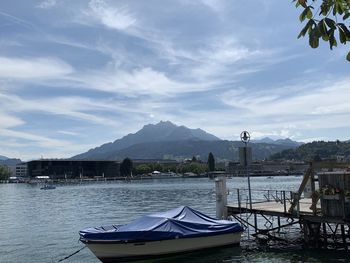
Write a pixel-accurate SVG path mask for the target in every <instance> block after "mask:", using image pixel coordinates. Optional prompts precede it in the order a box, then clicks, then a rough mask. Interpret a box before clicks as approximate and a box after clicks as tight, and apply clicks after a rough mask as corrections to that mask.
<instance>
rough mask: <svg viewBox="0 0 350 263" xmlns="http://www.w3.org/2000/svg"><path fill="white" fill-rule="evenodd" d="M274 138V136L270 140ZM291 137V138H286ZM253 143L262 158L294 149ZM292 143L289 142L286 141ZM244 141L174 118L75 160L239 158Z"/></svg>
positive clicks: (150, 125) (255, 151)
mask: <svg viewBox="0 0 350 263" xmlns="http://www.w3.org/2000/svg"><path fill="white" fill-rule="evenodd" d="M270 140H271V139H270ZM286 140H287V139H286ZM271 141H272V142H273V143H271V142H270V143H268V142H266V140H265V142H263V143H250V144H249V146H250V147H252V150H253V159H255V160H262V159H266V158H268V157H269V156H270V155H271V154H274V153H277V152H280V151H283V150H286V149H289V148H294V147H295V146H293V144H292V143H290V142H289V141H285V140H284V141H283V140H282V141H280V142H276V141H273V140H271ZM285 142H288V143H287V145H285V144H284V143H285ZM241 146H243V144H242V142H240V141H227V140H221V139H219V138H218V137H216V136H214V135H212V134H209V133H207V132H205V131H203V130H201V129H189V128H187V127H185V126H177V125H175V124H173V123H171V122H170V121H166V122H163V121H161V122H159V123H157V124H148V125H145V126H144V127H143V128H142V129H141V130H139V131H137V132H136V133H133V134H128V135H126V136H124V137H123V138H121V139H118V140H116V141H114V142H110V143H106V144H103V145H101V146H99V147H96V148H94V149H90V150H89V151H87V152H85V153H82V154H79V155H76V156H74V157H72V159H93V160H122V159H124V158H125V157H129V158H131V159H176V160H183V159H186V158H192V156H196V157H197V158H199V159H201V160H203V161H206V159H207V158H208V154H209V152H212V153H213V154H214V156H215V158H216V159H218V160H238V155H239V147H241Z"/></svg>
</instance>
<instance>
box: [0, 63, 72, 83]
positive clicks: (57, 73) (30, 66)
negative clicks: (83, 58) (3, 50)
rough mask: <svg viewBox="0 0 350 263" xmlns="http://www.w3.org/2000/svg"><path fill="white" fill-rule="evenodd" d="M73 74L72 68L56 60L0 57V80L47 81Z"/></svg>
mask: <svg viewBox="0 0 350 263" xmlns="http://www.w3.org/2000/svg"><path fill="white" fill-rule="evenodd" d="M72 72H73V68H72V67H71V66H70V65H68V64H67V63H65V62H63V61H62V60H59V59H56V58H45V57H43V58H25V59H24V58H13V57H0V78H3V79H19V80H20V79H22V80H26V79H47V78H58V77H62V76H65V75H68V74H70V73H72Z"/></svg>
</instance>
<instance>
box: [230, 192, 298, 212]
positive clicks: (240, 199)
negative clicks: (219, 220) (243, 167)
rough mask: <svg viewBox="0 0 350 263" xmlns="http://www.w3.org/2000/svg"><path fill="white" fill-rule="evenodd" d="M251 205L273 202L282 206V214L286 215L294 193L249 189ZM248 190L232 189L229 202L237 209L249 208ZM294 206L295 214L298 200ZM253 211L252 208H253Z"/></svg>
mask: <svg viewBox="0 0 350 263" xmlns="http://www.w3.org/2000/svg"><path fill="white" fill-rule="evenodd" d="M250 191H251V195H252V205H254V204H259V203H267V202H275V203H280V204H281V205H283V212H284V213H288V209H289V207H290V205H291V203H292V200H293V199H294V198H295V193H294V192H292V191H286V190H275V189H269V190H260V189H251V190H250ZM248 194H249V192H248V189H238V188H235V189H232V190H231V192H230V197H229V202H230V203H233V204H236V205H237V206H238V207H239V208H247V207H249V198H248ZM297 201H298V204H297V206H296V208H297V213H298V212H299V211H298V210H299V200H297ZM253 209H254V206H253Z"/></svg>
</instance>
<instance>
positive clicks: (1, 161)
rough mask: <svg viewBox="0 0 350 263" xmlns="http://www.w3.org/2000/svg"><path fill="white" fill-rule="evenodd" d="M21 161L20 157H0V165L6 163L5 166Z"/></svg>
mask: <svg viewBox="0 0 350 263" xmlns="http://www.w3.org/2000/svg"><path fill="white" fill-rule="evenodd" d="M21 162H22V161H21V160H20V159H16V158H7V159H0V165H6V166H15V165H16V164H18V163H21Z"/></svg>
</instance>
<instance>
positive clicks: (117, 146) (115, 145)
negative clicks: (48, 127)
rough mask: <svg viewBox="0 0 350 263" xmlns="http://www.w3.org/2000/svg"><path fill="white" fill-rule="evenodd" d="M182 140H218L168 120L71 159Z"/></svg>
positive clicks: (105, 154)
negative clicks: (143, 144) (144, 144)
mask: <svg viewBox="0 0 350 263" xmlns="http://www.w3.org/2000/svg"><path fill="white" fill-rule="evenodd" d="M179 140H181V141H183V140H201V141H218V140H220V139H219V138H218V137H216V136H214V135H212V134H209V133H207V132H205V131H203V130H201V129H189V128H187V127H185V126H177V125H175V124H173V123H171V122H170V121H161V122H159V123H157V124H148V125H145V126H144V127H143V128H142V129H141V130H139V131H138V132H136V133H134V134H128V135H126V136H124V137H123V138H121V139H118V140H116V141H114V142H110V143H106V144H103V145H101V146H99V147H96V148H94V149H90V150H89V151H87V152H86V153H82V154H79V155H76V156H74V157H72V159H94V158H105V157H106V156H109V155H111V154H112V153H113V152H117V151H120V150H122V149H126V148H128V147H130V146H132V145H136V144H140V143H141V144H142V143H154V142H169V141H179Z"/></svg>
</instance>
